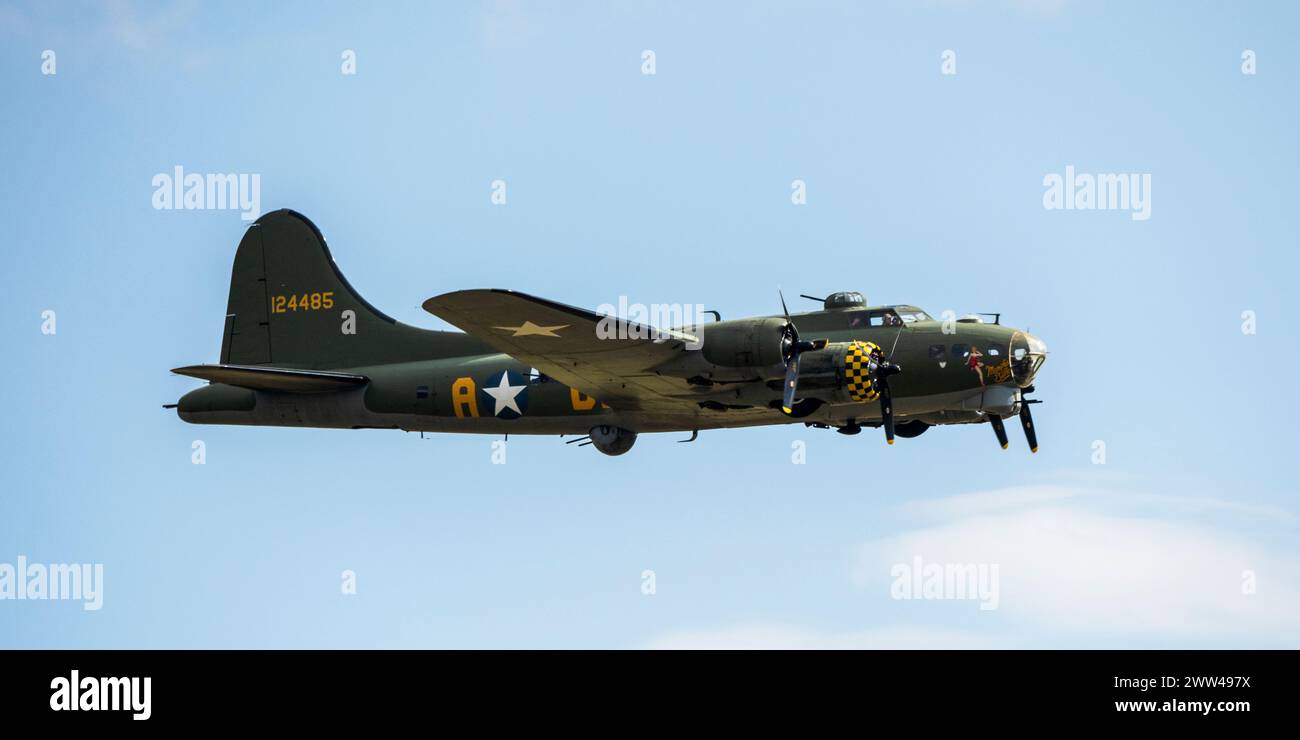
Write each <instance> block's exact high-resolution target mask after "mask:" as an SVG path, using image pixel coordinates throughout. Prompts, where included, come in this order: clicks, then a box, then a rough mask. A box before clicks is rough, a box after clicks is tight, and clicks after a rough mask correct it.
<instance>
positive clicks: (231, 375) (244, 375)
mask: <svg viewBox="0 0 1300 740" xmlns="http://www.w3.org/2000/svg"><path fill="white" fill-rule="evenodd" d="M172 372H174V373H176V374H177V375H188V376H190V377H191V378H198V379H199V380H207V381H210V382H213V383H224V384H226V385H235V386H239V387H240V388H248V389H250V390H255V391H281V392H284V393H328V392H330V391H345V390H348V389H349V388H357V387H359V386H362V385H365V384H366V383H368V382H370V379H369V378H367V377H366V376H364V375H351V374H349V373H329V372H322V371H320V370H291V369H288V368H282V367H252V366H248V365H188V366H186V367H178V368H176V369H175V370H172Z"/></svg>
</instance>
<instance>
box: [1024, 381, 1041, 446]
mask: <svg viewBox="0 0 1300 740" xmlns="http://www.w3.org/2000/svg"><path fill="white" fill-rule="evenodd" d="M1033 390H1034V387H1033V386H1032V385H1031V386H1029V387H1028V388H1026V389H1024V390H1023V391H1020V426H1022V427H1024V428H1025V441H1026V442H1028V443H1029V451H1030V452H1038V432H1036V431H1034V416H1033V414H1031V413H1029V404H1031V403H1042V401H1031V400H1029V399H1028V398H1025V396H1026V395H1027V394H1029V393H1032V392H1033Z"/></svg>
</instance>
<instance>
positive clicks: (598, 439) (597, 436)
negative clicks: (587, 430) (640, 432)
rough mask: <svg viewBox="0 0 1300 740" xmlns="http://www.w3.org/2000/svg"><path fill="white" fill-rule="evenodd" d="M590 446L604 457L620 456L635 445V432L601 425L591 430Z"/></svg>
mask: <svg viewBox="0 0 1300 740" xmlns="http://www.w3.org/2000/svg"><path fill="white" fill-rule="evenodd" d="M591 444H592V446H593V447H595V448H596V449H598V450H600V451H601V452H603V453H605V454H606V455H621V454H623V453H624V452H627V451H628V450H630V449H632V445H634V444H636V432H630V431H628V430H626V429H624V428H622V427H614V426H610V425H608V424H601V425H600V426H598V427H592V428H591Z"/></svg>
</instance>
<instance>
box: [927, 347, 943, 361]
mask: <svg viewBox="0 0 1300 740" xmlns="http://www.w3.org/2000/svg"><path fill="white" fill-rule="evenodd" d="M946 353H947V348H946V347H944V346H943V345H942V344H932V345H930V359H931V360H942V359H943V358H944V356H945V354H946Z"/></svg>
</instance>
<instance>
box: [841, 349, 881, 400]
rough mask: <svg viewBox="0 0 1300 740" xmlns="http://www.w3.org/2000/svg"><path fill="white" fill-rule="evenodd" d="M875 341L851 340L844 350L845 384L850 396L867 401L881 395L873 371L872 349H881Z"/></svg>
mask: <svg viewBox="0 0 1300 740" xmlns="http://www.w3.org/2000/svg"><path fill="white" fill-rule="evenodd" d="M879 349H880V347H878V346H877V345H876V343H875V342H849V346H848V347H847V348H846V349H845V352H844V386H845V388H846V389H847V390H848V392H849V397H850V398H852V399H853V400H854V401H858V402H861V403H865V402H867V401H874V400H876V399H877V398H879V397H880V390H879V389H877V388H876V383H875V380H874V378H873V373H872V371H873V370H875V367H874V365H873V364H872V362H871V351H872V350H879Z"/></svg>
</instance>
